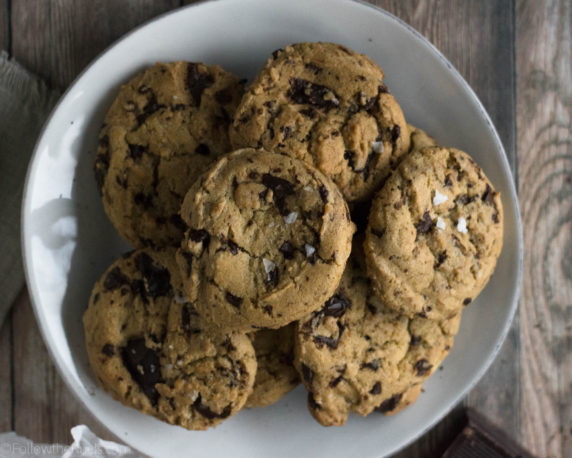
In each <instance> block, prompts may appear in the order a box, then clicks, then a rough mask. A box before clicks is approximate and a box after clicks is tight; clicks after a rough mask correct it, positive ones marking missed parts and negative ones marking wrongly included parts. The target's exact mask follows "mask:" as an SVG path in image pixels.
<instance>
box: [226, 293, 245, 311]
mask: <svg viewBox="0 0 572 458" xmlns="http://www.w3.org/2000/svg"><path fill="white" fill-rule="evenodd" d="M224 297H225V299H226V300H227V302H228V303H229V304H231V305H234V306H235V307H237V308H238V307H240V304H242V301H243V299H242V297H238V296H235V295H234V294H231V293H229V292H228V291H227V292H226V294H225V296H224Z"/></svg>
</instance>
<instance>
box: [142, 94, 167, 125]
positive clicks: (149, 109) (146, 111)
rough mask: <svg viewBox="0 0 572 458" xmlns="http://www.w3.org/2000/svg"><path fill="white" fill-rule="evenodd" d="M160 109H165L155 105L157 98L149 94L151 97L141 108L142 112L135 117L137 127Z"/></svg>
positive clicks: (157, 104)
mask: <svg viewBox="0 0 572 458" xmlns="http://www.w3.org/2000/svg"><path fill="white" fill-rule="evenodd" d="M162 108H165V105H161V104H159V103H157V96H156V95H155V94H151V97H149V99H148V100H147V103H146V104H145V106H144V107H143V111H142V112H141V113H139V114H138V115H137V123H138V124H139V125H141V124H143V123H144V122H145V121H146V120H147V118H148V117H149V116H151V115H152V114H153V113H155V112H157V111H159V110H160V109H162Z"/></svg>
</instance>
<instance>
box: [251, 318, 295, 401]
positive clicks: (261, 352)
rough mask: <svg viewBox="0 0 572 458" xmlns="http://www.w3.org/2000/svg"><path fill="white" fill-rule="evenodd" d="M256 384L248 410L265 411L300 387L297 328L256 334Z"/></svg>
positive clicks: (290, 327)
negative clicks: (295, 352) (296, 354)
mask: <svg viewBox="0 0 572 458" xmlns="http://www.w3.org/2000/svg"><path fill="white" fill-rule="evenodd" d="M253 337H254V342H253V344H254V350H255V352H256V362H257V363H258V369H257V371H256V380H255V381H254V388H253V390H252V394H251V395H250V397H249V398H248V400H247V401H246V405H245V407H248V408H251V407H264V406H268V405H270V404H274V403H275V402H277V401H279V400H280V399H281V398H282V397H283V396H284V395H286V394H287V393H289V392H290V391H292V390H293V389H294V388H296V386H298V384H299V383H300V379H299V377H298V372H297V371H296V369H294V366H293V364H292V360H293V359H294V324H289V325H288V326H285V327H283V328H280V329H263V330H261V331H258V332H257V333H255V334H254V336H253Z"/></svg>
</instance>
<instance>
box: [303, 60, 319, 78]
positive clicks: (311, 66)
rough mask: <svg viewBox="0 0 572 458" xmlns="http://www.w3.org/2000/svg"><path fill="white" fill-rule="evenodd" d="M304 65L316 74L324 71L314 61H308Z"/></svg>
mask: <svg viewBox="0 0 572 458" xmlns="http://www.w3.org/2000/svg"><path fill="white" fill-rule="evenodd" d="M304 67H306V68H307V69H308V70H310V71H311V72H312V73H314V75H317V74H318V73H320V72H321V71H322V67H320V66H319V65H317V64H315V63H314V62H308V63H306V64H304Z"/></svg>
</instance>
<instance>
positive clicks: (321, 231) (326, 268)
mask: <svg viewBox="0 0 572 458" xmlns="http://www.w3.org/2000/svg"><path fill="white" fill-rule="evenodd" d="M181 216H182V218H183V220H184V221H185V223H186V224H187V225H188V231H187V232H186V236H185V240H184V242H183V244H182V246H181V248H180V250H179V252H178V257H177V260H178V263H179V267H180V269H181V273H182V276H183V283H184V288H185V293H186V294H187V296H188V297H189V299H190V300H191V301H192V302H193V303H194V304H195V306H196V307H197V311H198V312H199V313H200V314H201V315H202V316H203V317H204V318H205V319H206V320H207V321H208V322H209V323H211V324H213V325H216V326H218V327H220V328H221V329H225V330H245V331H252V330H255V329H258V328H261V327H264V328H273V329H277V328H280V327H282V326H285V325H286V324H288V323H290V322H292V321H295V320H297V319H299V318H301V317H303V316H305V315H307V314H308V313H310V312H311V311H313V310H315V309H316V308H319V307H320V306H321V304H323V302H324V301H325V300H326V299H327V298H328V297H329V296H331V295H332V293H333V292H334V291H335V289H336V287H337V285H338V283H339V280H340V278H341V276H342V273H343V270H344V267H345V264H346V260H347V258H348V256H349V253H350V250H351V239H352V235H353V233H354V225H353V223H352V222H351V220H350V215H349V210H348V207H347V205H346V203H345V201H344V199H343V197H342V195H341V194H340V192H339V190H338V189H337V188H336V186H335V185H334V184H333V183H332V181H331V180H329V179H328V178H327V177H325V176H324V175H323V174H322V173H320V172H319V171H318V170H316V169H314V168H313V167H312V166H310V165H307V164H305V163H304V162H302V161H298V160H296V159H293V158H291V157H289V156H285V155H281V154H274V153H269V152H266V151H263V150H254V149H243V150H239V151H236V152H234V153H232V154H230V155H228V156H225V157H224V158H222V159H221V160H220V161H219V162H217V164H216V165H215V166H213V167H212V168H211V169H210V170H209V172H208V173H206V174H205V175H203V176H202V177H201V179H200V180H199V181H197V183H195V185H194V186H193V187H192V188H191V189H190V190H189V192H188V194H187V195H186V197H185V199H184V202H183V206H182V208H181Z"/></svg>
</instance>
